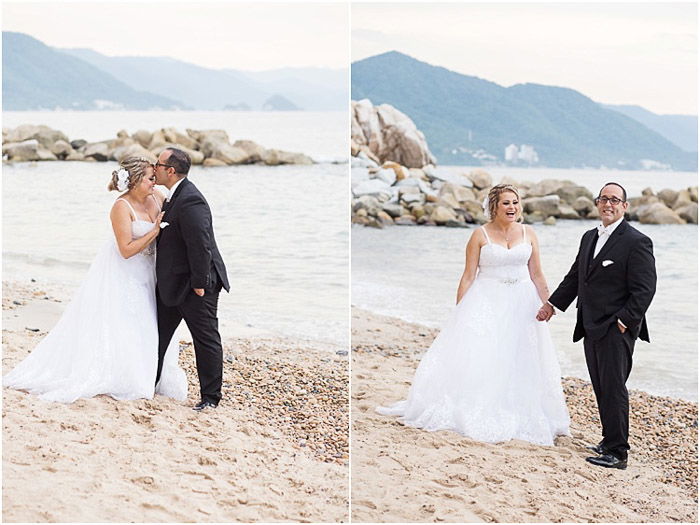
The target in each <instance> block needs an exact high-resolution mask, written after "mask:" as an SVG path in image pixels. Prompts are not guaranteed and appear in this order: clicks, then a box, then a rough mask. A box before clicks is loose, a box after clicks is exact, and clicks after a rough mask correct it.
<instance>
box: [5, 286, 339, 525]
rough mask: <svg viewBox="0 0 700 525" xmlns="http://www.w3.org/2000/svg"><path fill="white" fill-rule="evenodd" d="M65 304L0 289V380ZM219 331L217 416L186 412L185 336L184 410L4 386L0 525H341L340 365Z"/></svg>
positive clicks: (315, 353)
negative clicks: (55, 396) (49, 398)
mask: <svg viewBox="0 0 700 525" xmlns="http://www.w3.org/2000/svg"><path fill="white" fill-rule="evenodd" d="M68 299H69V297H67V296H66V294H65V291H63V290H60V289H59V288H52V287H51V286H50V285H47V284H45V283H31V282H29V281H27V282H23V283H13V282H11V283H5V282H3V303H2V305H3V359H2V364H3V373H6V372H7V371H9V370H10V369H11V368H12V367H13V366H14V365H15V364H16V363H18V362H19V361H20V360H21V359H22V358H23V357H24V356H26V355H27V354H28V353H29V352H30V350H31V349H32V348H34V346H35V345H36V344H37V342H38V341H39V340H40V339H41V338H42V337H43V336H44V335H45V334H46V333H47V331H48V330H49V329H50V327H51V326H52V325H53V323H55V321H56V320H57V319H58V316H59V315H60V312H61V311H62V309H63V308H64V307H65V304H66V301H67V300H68ZM222 335H223V339H224V399H223V401H222V403H221V404H220V405H219V407H218V408H217V409H216V410H210V411H205V412H203V413H198V412H195V411H193V410H192V409H191V407H192V405H193V404H194V403H196V402H197V401H198V400H199V396H198V382H197V378H196V372H195V368H194V353H193V351H192V346H191V342H190V341H188V340H186V339H183V340H181V341H180V343H181V348H182V351H181V353H180V361H181V364H182V366H183V368H184V369H185V370H186V372H187V375H188V379H189V396H188V400H187V401H186V402H184V403H180V402H177V401H173V400H171V399H168V398H164V397H162V396H156V397H155V398H154V399H152V400H136V401H116V400H114V399H112V398H111V397H108V396H98V397H95V398H92V399H81V400H78V401H77V402H75V403H73V404H70V405H65V404H60V403H50V402H45V401H42V400H40V399H38V398H37V397H36V396H33V395H29V394H26V393H24V392H19V391H15V390H11V389H3V495H2V498H3V499H2V501H3V521H5V522H48V521H54V522H85V521H97V522H100V521H113V522H134V521H135V522H144V521H145V522H232V521H233V522H254V521H265V522H276V521H299V522H339V521H347V520H348V464H349V458H348V436H347V430H348V413H347V400H348V390H347V356H344V355H336V353H335V352H333V351H332V350H329V349H328V348H326V347H324V346H323V345H322V344H315V343H313V342H300V341H294V340H287V339H281V338H278V337H269V336H265V337H263V336H252V335H250V334H246V333H245V330H241V332H240V333H236V334H222Z"/></svg>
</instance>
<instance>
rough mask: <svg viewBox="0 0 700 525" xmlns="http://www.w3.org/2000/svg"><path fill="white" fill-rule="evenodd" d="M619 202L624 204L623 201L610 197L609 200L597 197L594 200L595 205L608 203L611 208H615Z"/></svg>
mask: <svg viewBox="0 0 700 525" xmlns="http://www.w3.org/2000/svg"><path fill="white" fill-rule="evenodd" d="M621 202H625V201H623V200H620V199H618V198H617V197H612V198H610V197H597V198H596V200H595V203H596V204H598V203H603V204H607V203H610V204H612V205H613V206H617V205H618V204H620V203H621Z"/></svg>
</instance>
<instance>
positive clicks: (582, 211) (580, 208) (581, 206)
mask: <svg viewBox="0 0 700 525" xmlns="http://www.w3.org/2000/svg"><path fill="white" fill-rule="evenodd" d="M571 207H572V208H573V209H574V210H576V211H577V212H578V214H579V215H580V216H581V217H585V216H586V215H588V214H589V213H590V212H591V211H593V210H595V209H596V206H595V203H594V202H593V200H591V199H589V198H588V197H585V196H581V197H578V198H577V199H576V200H575V201H574V203H573V205H572V206H571Z"/></svg>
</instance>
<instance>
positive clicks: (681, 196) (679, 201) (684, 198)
mask: <svg viewBox="0 0 700 525" xmlns="http://www.w3.org/2000/svg"><path fill="white" fill-rule="evenodd" d="M691 202H693V199H692V198H691V195H690V192H689V191H688V190H681V191H679V192H678V196H677V197H676V200H675V201H674V202H673V206H671V207H672V208H673V209H674V210H677V209H678V208H683V207H684V206H687V205H688V204H690V203H691Z"/></svg>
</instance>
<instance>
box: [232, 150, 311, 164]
mask: <svg viewBox="0 0 700 525" xmlns="http://www.w3.org/2000/svg"><path fill="white" fill-rule="evenodd" d="M241 151H243V150H241ZM262 161H263V162H264V163H265V164H267V165H268V166H278V165H280V164H303V165H311V164H313V163H314V161H313V160H312V159H311V157H309V156H308V155H304V154H303V153H293V152H290V151H282V150H278V149H266V150H265V151H264V152H263V154H262Z"/></svg>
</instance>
